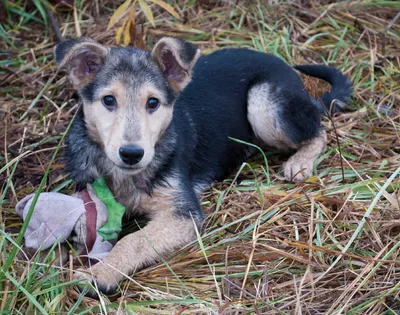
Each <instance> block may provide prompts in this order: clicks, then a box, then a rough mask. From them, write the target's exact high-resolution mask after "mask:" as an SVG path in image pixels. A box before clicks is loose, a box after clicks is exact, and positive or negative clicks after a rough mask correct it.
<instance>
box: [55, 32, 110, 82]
mask: <svg viewBox="0 0 400 315" xmlns="http://www.w3.org/2000/svg"><path fill="white" fill-rule="evenodd" d="M108 52H109V49H108V48H107V47H105V46H103V45H101V44H99V43H97V42H95V41H94V40H92V39H90V38H86V37H81V38H76V39H69V40H65V41H62V42H61V43H59V44H57V45H56V46H55V48H54V55H55V58H56V62H57V65H58V68H63V67H67V68H68V71H69V77H70V79H71V81H72V84H73V85H74V87H75V88H76V89H79V88H81V87H82V86H84V85H86V84H87V83H89V82H90V81H91V80H92V79H93V78H94V76H95V74H96V72H97V71H98V70H99V69H100V68H101V67H102V66H103V65H104V61H105V59H106V56H107V54H108Z"/></svg>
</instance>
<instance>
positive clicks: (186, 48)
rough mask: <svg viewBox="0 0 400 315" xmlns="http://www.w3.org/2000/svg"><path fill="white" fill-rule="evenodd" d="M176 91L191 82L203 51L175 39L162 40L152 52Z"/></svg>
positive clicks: (166, 38) (165, 38)
mask: <svg viewBox="0 0 400 315" xmlns="http://www.w3.org/2000/svg"><path fill="white" fill-rule="evenodd" d="M151 54H152V56H153V58H154V59H155V60H156V61H157V63H158V65H159V67H160V69H161V71H162V72H163V73H164V75H165V76H166V77H167V79H168V82H169V83H170V85H171V87H172V88H173V89H174V90H177V91H181V90H183V89H184V87H185V86H186V85H187V84H188V83H189V82H190V79H191V77H192V69H193V66H194V64H195V63H196V61H197V59H198V58H199V57H200V54H201V51H200V49H199V48H198V47H196V46H195V45H192V44H190V43H188V42H185V41H183V40H180V39H178V38H173V37H164V38H161V39H160V40H159V41H158V42H157V44H156V45H155V46H154V48H153V50H152V52H151Z"/></svg>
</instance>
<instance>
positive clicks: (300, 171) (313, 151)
mask: <svg viewBox="0 0 400 315" xmlns="http://www.w3.org/2000/svg"><path fill="white" fill-rule="evenodd" d="M326 142H327V139H326V133H325V131H321V132H320V134H319V135H318V136H317V137H315V138H314V139H312V140H310V141H308V142H306V143H304V144H303V145H301V146H300V147H299V149H298V150H297V152H296V153H295V154H294V155H292V156H291V157H290V158H289V160H288V161H287V162H286V163H284V164H283V173H284V174H285V178H286V179H287V180H291V181H295V182H299V181H304V180H306V179H307V178H308V177H310V176H311V175H312V170H313V166H314V162H315V160H316V159H317V158H318V157H319V156H320V154H321V153H322V151H323V150H324V148H325V145H326Z"/></svg>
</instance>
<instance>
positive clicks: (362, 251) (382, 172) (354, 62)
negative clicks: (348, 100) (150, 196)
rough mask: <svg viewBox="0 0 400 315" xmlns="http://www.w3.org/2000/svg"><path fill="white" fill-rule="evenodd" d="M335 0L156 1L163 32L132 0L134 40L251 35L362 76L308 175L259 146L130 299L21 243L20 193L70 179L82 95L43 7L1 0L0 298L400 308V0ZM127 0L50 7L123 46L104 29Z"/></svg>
mask: <svg viewBox="0 0 400 315" xmlns="http://www.w3.org/2000/svg"><path fill="white" fill-rule="evenodd" d="M55 2H58V1H54V3H55ZM66 2H68V3H69V2H71V1H66ZM197 2H198V3H199V4H197ZM216 2H218V3H217V4H216ZM330 2H331V1H312V0H310V1H307V0H305V1H290V2H285V3H283V2H282V3H280V4H278V1H274V0H271V1H259V2H257V1H244V0H243V1H205V0H203V1H193V0H186V1H185V0H180V1H178V0H176V1H175V2H174V1H170V3H172V4H173V6H174V8H175V9H176V10H177V12H178V13H179V15H180V17H181V19H180V20H177V19H175V18H172V17H171V16H170V15H169V14H167V13H166V12H164V11H162V10H161V9H160V8H159V7H156V6H153V7H152V8H153V13H154V16H155V20H156V28H153V27H151V25H149V23H145V19H144V16H143V14H142V13H141V12H137V17H136V21H137V27H136V30H135V32H136V39H135V41H134V44H135V45H136V46H139V47H142V46H144V44H146V45H148V46H149V47H151V45H152V44H153V43H154V41H155V40H156V39H157V38H158V37H160V36H162V35H175V36H179V37H182V38H186V39H188V40H190V41H193V42H194V43H196V44H198V45H199V46H201V47H202V48H203V50H204V51H205V52H209V51H212V50H214V49H218V48H221V47H237V46H242V47H251V48H254V49H257V50H262V51H267V52H271V53H274V54H276V55H279V56H281V57H282V58H283V59H285V60H287V61H288V62H289V63H291V64H294V63H306V62H325V63H329V64H333V65H336V66H338V68H339V69H341V70H343V71H345V73H346V74H347V75H348V76H349V77H350V78H351V79H352V81H353V82H354V86H355V89H354V91H355V92H354V104H353V105H354V106H355V107H356V108H357V109H358V110H357V111H355V112H351V113H346V114H342V115H340V116H337V117H334V118H331V119H325V121H324V125H325V127H326V129H327V131H328V137H329V146H328V147H327V149H326V150H325V152H324V154H323V156H321V158H320V159H319V160H318V163H317V164H318V165H317V167H316V168H317V171H316V175H317V176H315V177H313V178H311V179H310V180H309V182H307V183H304V184H296V185H293V184H289V183H286V182H284V181H283V180H282V178H281V172H280V168H281V163H282V161H283V159H284V158H285V157H283V156H282V155H279V154H277V153H274V152H268V153H267V160H268V165H265V162H264V159H263V157H262V156H261V155H260V156H257V157H254V158H253V159H252V160H250V161H249V163H248V164H244V165H243V167H242V168H241V169H240V171H238V173H237V174H232V178H231V179H227V180H226V181H225V182H223V183H217V184H216V185H215V186H214V187H213V188H212V189H210V190H209V191H208V192H207V193H206V194H205V196H204V198H203V200H202V201H203V208H204V211H205V212H206V213H207V215H208V217H207V220H206V222H205V224H204V231H203V236H202V237H201V239H200V238H199V239H198V241H196V242H194V243H193V244H191V245H190V246H187V247H186V248H184V249H182V250H181V251H180V252H179V253H177V254H176V255H175V256H173V257H171V258H170V259H168V260H167V262H164V263H161V264H158V265H157V266H154V267H151V268H147V269H145V270H143V271H141V272H139V273H138V274H136V275H135V276H134V278H133V279H132V280H131V281H126V282H125V283H124V284H123V285H122V289H123V295H122V297H114V298H113V297H111V301H112V302H110V300H109V299H108V298H107V297H103V299H102V303H99V302H98V301H95V300H91V299H89V298H84V297H82V296H78V295H77V294H74V293H73V292H72V291H70V290H68V288H67V284H68V281H67V280H68V279H69V278H68V277H69V271H68V268H65V269H64V268H59V267H56V266H54V265H53V264H51V261H52V259H51V257H48V259H47V260H46V264H38V263H33V264H27V263H25V262H22V261H19V260H18V259H17V258H15V257H14V255H13V248H15V246H17V245H19V244H20V241H21V234H20V235H19V237H18V231H19V230H20V228H21V220H20V219H19V218H18V217H17V215H16V214H15V211H14V207H15V204H16V203H17V201H18V200H20V199H21V198H23V197H24V196H25V195H27V194H28V193H32V192H35V191H37V189H38V187H39V185H40V183H41V182H42V185H43V189H44V190H46V191H54V190H61V191H63V192H65V193H70V192H71V191H72V190H73V184H72V183H71V181H69V180H68V179H67V177H66V176H65V175H64V174H63V172H62V169H63V159H62V154H58V155H56V157H55V161H54V162H53V163H51V159H52V157H53V155H54V152H55V150H56V148H57V146H58V145H59V144H60V139H61V138H62V134H63V131H64V130H65V128H66V125H67V123H68V122H69V121H70V118H71V117H72V115H73V113H74V112H75V111H76V110H77V103H76V100H74V99H73V98H72V97H73V91H72V88H71V86H70V85H69V84H68V83H67V81H66V79H65V77H64V76H63V75H62V74H57V73H56V71H55V64H54V60H53V56H52V48H53V46H54V44H55V42H56V37H55V35H54V33H53V31H52V30H51V28H50V26H49V25H45V23H44V22H43V16H45V15H46V12H45V11H43V10H40V6H35V5H34V4H31V2H30V1H26V2H24V1H16V2H15V3H14V4H12V3H11V1H5V2H4V1H3V3H5V4H6V5H7V9H8V10H7V13H6V14H3V13H4V12H5V11H4V10H3V11H2V12H1V14H0V21H1V23H2V24H1V25H0V37H1V38H2V42H1V43H0V106H1V107H0V117H1V120H2V123H1V125H0V189H1V190H0V208H1V212H0V219H1V223H0V224H1V225H0V228H1V229H0V232H1V235H0V248H1V251H0V264H1V266H2V271H1V272H0V279H1V280H2V281H1V282H0V309H1V310H3V311H4V312H5V313H7V314H8V313H10V314H11V313H12V314H20V313H26V314H34V313H57V314H60V313H69V314H85V313H95V314H97V313H110V314H115V313H116V310H120V311H121V313H122V310H125V312H126V313H128V314H137V313H148V314H153V313H154V314H173V313H174V314H175V313H176V314H202V313H209V314H231V313H237V314H244V313H254V314H304V313H307V314H319V313H324V314H343V313H348V314H399V313H400V296H399V295H400V293H399V292H400V282H399V281H400V259H399V252H400V237H399V234H400V233H399V232H400V205H399V172H400V168H399V167H400V158H399V154H398V153H399V149H398V148H399V144H400V140H399V139H400V138H399V127H400V97H399V95H400V93H399V90H400V84H399V83H400V71H399V67H400V51H399V49H398V47H400V32H399V30H400V27H399V20H397V22H396V19H395V18H396V14H397V12H398V11H399V9H400V4H399V2H396V1H383V0H382V1H379V0H360V1H348V2H347V1H344V2H338V3H330ZM35 3H40V2H39V1H36V2H35ZM3 6H4V4H3ZM116 7H117V5H116V4H115V3H114V2H113V1H106V0H103V1H100V0H98V1H86V2H81V1H76V3H75V9H74V10H72V9H68V8H64V9H62V8H60V7H59V9H58V10H57V11H56V13H55V17H56V18H57V19H58V21H59V24H60V27H61V31H62V32H63V35H64V36H76V34H79V33H82V34H84V35H87V36H91V37H93V38H95V39H97V40H99V41H101V42H103V43H107V44H114V43H115V29H111V30H109V31H106V27H107V23H108V20H109V18H110V17H111V15H112V13H113V12H114V10H115V9H116ZM1 9H4V8H1V7H0V11H1ZM306 80H307V81H306V83H307V86H308V87H309V89H310V92H312V93H314V94H320V93H321V91H322V88H319V85H317V83H316V81H314V80H310V79H308V78H307V79H306ZM339 146H340V150H339ZM47 169H48V170H49V172H48V177H47V179H46V180H45V181H42V178H43V175H44V174H45V173H46V170H47ZM235 175H236V176H235Z"/></svg>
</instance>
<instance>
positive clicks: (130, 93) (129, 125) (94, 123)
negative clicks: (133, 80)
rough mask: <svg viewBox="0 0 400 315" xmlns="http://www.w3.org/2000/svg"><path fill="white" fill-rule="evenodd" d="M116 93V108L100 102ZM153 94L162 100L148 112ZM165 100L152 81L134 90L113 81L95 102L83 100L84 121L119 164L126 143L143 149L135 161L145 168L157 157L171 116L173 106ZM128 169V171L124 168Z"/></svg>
mask: <svg viewBox="0 0 400 315" xmlns="http://www.w3.org/2000/svg"><path fill="white" fill-rule="evenodd" d="M106 95H113V96H114V97H115V98H116V100H117V108H116V109H115V110H113V111H109V110H108V109H107V108H105V107H104V105H103V104H102V102H101V99H102V97H104V96H106ZM150 97H155V98H157V99H159V100H160V102H161V105H160V107H159V108H158V109H157V110H156V111H155V112H154V113H151V114H149V113H148V112H147V110H146V103H147V100H148V99H149V98H150ZM165 103H166V100H165V99H164V97H163V95H162V94H160V92H158V91H157V89H156V88H155V87H154V86H152V85H151V84H150V83H149V84H143V85H141V86H140V90H139V91H138V93H137V94H136V91H135V90H132V89H129V87H125V85H124V84H123V83H121V82H120V81H114V82H112V83H111V84H110V85H108V86H107V87H105V88H104V89H103V90H102V91H101V92H100V93H99V95H98V97H97V100H96V101H95V102H93V103H84V112H85V122H86V125H87V127H88V131H89V133H90V136H91V138H92V139H94V140H95V141H96V142H98V143H99V144H100V145H101V147H102V148H104V151H105V152H106V154H107V156H108V158H109V159H110V160H111V161H113V163H114V164H115V165H117V166H123V162H122V161H121V159H120V157H119V153H118V150H119V148H120V147H122V146H125V145H137V146H139V147H141V148H143V149H144V152H145V153H144V157H143V159H142V160H141V161H140V163H138V164H137V165H136V169H135V172H138V171H140V170H143V169H144V168H146V166H147V165H148V164H149V163H150V162H151V161H152V159H153V157H154V146H155V144H156V142H157V141H158V139H159V138H160V137H161V135H162V134H163V132H164V131H165V130H166V128H167V127H168V125H169V123H170V122H171V119H172V112H173V106H171V105H168V106H165ZM124 172H125V173H127V172H129V171H126V170H125V171H124Z"/></svg>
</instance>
